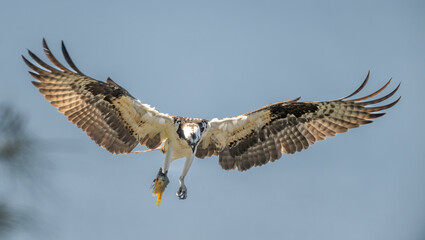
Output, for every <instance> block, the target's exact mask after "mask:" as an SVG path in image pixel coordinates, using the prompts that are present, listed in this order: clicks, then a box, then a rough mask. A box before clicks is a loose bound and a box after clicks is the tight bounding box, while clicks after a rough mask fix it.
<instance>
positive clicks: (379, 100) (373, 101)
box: [358, 83, 401, 106]
mask: <svg viewBox="0 0 425 240" xmlns="http://www.w3.org/2000/svg"><path fill="white" fill-rule="evenodd" d="M400 84H401V83H399V84H398V85H397V87H396V88H395V89H394V90H393V91H392V92H390V93H388V94H387V95H385V96H383V97H381V98H378V99H375V100H371V101H367V102H361V103H358V104H361V105H362V106H366V105H371V104H376V103H380V102H382V101H384V100H386V99H388V98H390V97H392V96H393V95H394V93H396V92H397V91H398V89H399V88H400Z"/></svg>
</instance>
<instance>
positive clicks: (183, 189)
mask: <svg viewBox="0 0 425 240" xmlns="http://www.w3.org/2000/svg"><path fill="white" fill-rule="evenodd" d="M176 195H177V197H179V199H180V200H184V199H186V198H187V189H186V187H184V186H181V187H180V188H179V190H178V191H177V193H176Z"/></svg>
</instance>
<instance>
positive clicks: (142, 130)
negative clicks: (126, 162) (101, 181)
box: [22, 39, 173, 154]
mask: <svg viewBox="0 0 425 240" xmlns="http://www.w3.org/2000/svg"><path fill="white" fill-rule="evenodd" d="M43 48H44V52H45V54H46V55H47V58H48V59H49V60H50V61H51V62H52V63H53V64H54V65H55V66H56V67H57V68H54V67H52V66H50V65H48V64H46V63H45V62H43V61H42V60H40V58H38V57H37V56H36V55H35V54H33V53H32V52H31V51H28V53H29V55H30V56H31V58H32V59H33V60H34V61H35V62H36V63H38V64H39V65H40V66H41V67H42V68H40V67H38V66H35V65H34V64H32V63H31V62H30V61H28V60H27V59H26V58H25V57H24V56H22V58H23V59H24V61H25V63H26V64H27V65H28V67H29V68H31V69H32V70H33V72H32V71H30V72H29V73H30V74H31V75H32V76H33V77H34V78H35V79H37V80H38V81H33V82H32V83H33V84H34V86H36V87H37V88H38V90H39V91H40V92H41V93H42V94H43V95H44V97H45V98H46V99H47V100H48V101H49V102H50V103H51V104H52V105H53V106H55V107H56V108H58V110H59V112H61V113H63V114H65V116H67V117H68V120H69V121H71V122H72V123H74V124H75V125H77V126H78V127H79V128H81V129H82V130H83V131H85V132H86V133H87V135H88V136H90V137H91V139H92V140H93V141H95V142H96V143H97V144H99V146H102V147H104V148H106V149H107V150H108V151H109V152H111V153H114V154H121V153H129V152H131V150H132V149H133V148H134V147H135V146H136V145H137V143H139V142H140V144H143V145H146V146H147V147H148V148H150V149H154V148H156V147H158V146H159V145H161V143H162V142H163V141H164V140H165V139H166V138H167V136H168V134H169V131H170V129H172V128H173V120H172V118H171V117H170V116H168V115H166V114H162V113H159V112H158V111H156V110H155V109H154V108H151V107H150V106H149V105H146V104H142V103H141V102H140V101H139V100H137V99H135V98H133V97H132V96H131V95H130V94H129V93H128V92H127V91H126V90H125V89H124V88H122V87H120V86H119V85H118V84H116V83H115V82H114V81H112V80H111V79H110V78H108V80H106V82H101V81H97V80H95V79H92V78H90V77H88V76H86V75H84V74H83V73H82V72H81V71H80V70H79V69H78V68H77V67H76V66H75V64H74V62H73V61H72V60H71V58H70V57H69V54H68V51H67V50H66V48H65V45H64V44H63V42H62V52H63V55H64V57H65V60H66V61H67V62H68V64H69V66H70V67H71V68H72V70H73V71H71V70H69V69H68V68H66V67H65V66H63V65H62V64H61V63H60V62H59V61H58V60H57V59H56V58H55V57H54V56H53V54H52V53H51V51H50V49H49V47H48V46H47V44H46V41H45V40H44V39H43ZM43 68H44V69H43Z"/></svg>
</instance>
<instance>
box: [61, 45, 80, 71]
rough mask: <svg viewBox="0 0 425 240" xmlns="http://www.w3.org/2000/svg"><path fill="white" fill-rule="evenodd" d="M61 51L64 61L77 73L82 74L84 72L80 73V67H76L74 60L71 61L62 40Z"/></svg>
mask: <svg viewBox="0 0 425 240" xmlns="http://www.w3.org/2000/svg"><path fill="white" fill-rule="evenodd" d="M62 53H63V56H64V57H65V60H66V62H67V63H68V64H69V66H70V67H71V68H72V69H73V70H74V71H76V72H77V73H78V74H81V75H84V73H82V72H81V71H80V69H78V68H77V66H76V65H75V64H74V61H72V59H71V56H69V53H68V50H66V47H65V43H64V42H63V41H62Z"/></svg>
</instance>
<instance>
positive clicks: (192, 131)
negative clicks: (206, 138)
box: [175, 118, 208, 152]
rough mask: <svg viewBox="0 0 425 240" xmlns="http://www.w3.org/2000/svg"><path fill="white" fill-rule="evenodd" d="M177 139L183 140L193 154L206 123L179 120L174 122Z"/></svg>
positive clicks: (201, 120)
mask: <svg viewBox="0 0 425 240" xmlns="http://www.w3.org/2000/svg"><path fill="white" fill-rule="evenodd" d="M175 123H176V124H177V133H178V134H179V137H180V138H182V139H185V140H186V141H187V143H188V144H189V146H190V147H191V148H192V151H193V152H195V149H196V145H198V143H199V140H201V136H202V133H203V132H204V131H205V129H206V128H207V125H208V124H207V121H206V120H203V119H193V118H180V119H177V120H175Z"/></svg>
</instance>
